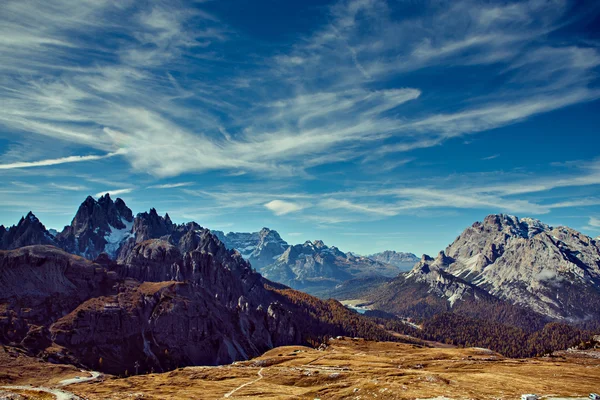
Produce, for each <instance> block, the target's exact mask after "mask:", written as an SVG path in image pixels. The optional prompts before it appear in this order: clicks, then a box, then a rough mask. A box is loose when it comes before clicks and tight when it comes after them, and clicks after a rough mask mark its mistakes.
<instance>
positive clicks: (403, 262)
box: [367, 250, 419, 270]
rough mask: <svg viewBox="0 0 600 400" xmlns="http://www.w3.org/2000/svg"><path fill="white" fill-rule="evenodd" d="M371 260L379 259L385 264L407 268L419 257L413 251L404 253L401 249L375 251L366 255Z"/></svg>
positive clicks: (417, 260) (402, 268)
mask: <svg viewBox="0 0 600 400" xmlns="http://www.w3.org/2000/svg"><path fill="white" fill-rule="evenodd" d="M367 257H368V258H370V259H371V260H374V261H379V262H382V263H385V264H390V265H394V266H396V267H398V268H400V269H401V270H409V269H410V268H412V267H413V266H414V265H415V264H416V263H417V262H419V257H417V256H416V255H414V254H413V253H404V252H401V251H393V250H386V251H383V252H381V253H375V254H371V255H369V256H367Z"/></svg>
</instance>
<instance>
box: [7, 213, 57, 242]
mask: <svg viewBox="0 0 600 400" xmlns="http://www.w3.org/2000/svg"><path fill="white" fill-rule="evenodd" d="M35 244H49V245H56V239H55V238H54V236H53V235H52V234H51V233H50V232H49V231H48V230H47V229H46V227H45V226H44V224H42V223H41V222H40V220H39V219H38V218H37V217H36V216H35V215H34V214H33V213H32V212H31V211H29V213H27V215H26V216H25V217H21V219H20V220H19V222H18V223H17V225H14V226H12V227H10V228H8V229H6V228H5V227H4V225H0V249H8V250H10V249H16V248H19V247H23V246H31V245H35Z"/></svg>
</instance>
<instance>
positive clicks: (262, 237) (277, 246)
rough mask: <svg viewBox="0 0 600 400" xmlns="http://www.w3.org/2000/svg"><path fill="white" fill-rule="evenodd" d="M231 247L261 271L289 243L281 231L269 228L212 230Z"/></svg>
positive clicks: (281, 252)
mask: <svg viewBox="0 0 600 400" xmlns="http://www.w3.org/2000/svg"><path fill="white" fill-rule="evenodd" d="M212 232H213V233H214V234H215V235H216V236H217V237H218V238H219V240H221V241H222V242H223V243H224V244H225V246H226V247H227V248H229V249H236V250H237V251H239V252H240V253H241V254H242V257H244V258H245V259H247V260H248V261H250V263H251V264H252V266H253V267H254V268H256V269H257V270H259V271H261V270H262V268H264V267H265V266H267V265H270V264H272V263H273V261H274V260H276V259H277V258H278V257H279V256H280V255H281V254H283V252H284V251H285V250H286V249H287V248H288V247H289V244H288V243H287V242H286V241H285V240H283V239H282V238H281V236H279V233H278V232H277V231H275V230H271V229H269V228H262V229H261V230H260V231H259V232H252V233H245V232H229V233H228V234H224V233H223V232H221V231H212Z"/></svg>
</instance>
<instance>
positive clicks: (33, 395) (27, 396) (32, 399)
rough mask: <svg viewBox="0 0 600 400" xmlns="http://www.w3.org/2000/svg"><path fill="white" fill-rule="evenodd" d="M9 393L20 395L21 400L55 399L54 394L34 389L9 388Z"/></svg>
mask: <svg viewBox="0 0 600 400" xmlns="http://www.w3.org/2000/svg"><path fill="white" fill-rule="evenodd" d="M10 393H15V394H18V395H21V397H22V398H23V400H56V396H54V395H53V394H50V393H45V392H38V391H35V390H19V389H11V390H10ZM0 396H1V395H0ZM0 399H2V397H0Z"/></svg>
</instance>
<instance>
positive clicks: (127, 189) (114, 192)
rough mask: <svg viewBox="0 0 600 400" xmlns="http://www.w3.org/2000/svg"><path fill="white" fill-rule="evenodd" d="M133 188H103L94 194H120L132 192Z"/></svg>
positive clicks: (98, 195) (97, 195)
mask: <svg viewBox="0 0 600 400" xmlns="http://www.w3.org/2000/svg"><path fill="white" fill-rule="evenodd" d="M133 190H134V188H124V189H113V190H104V191H102V192H98V193H96V194H95V197H101V196H104V195H105V194H109V195H111V196H118V195H120V194H127V193H131V192H133Z"/></svg>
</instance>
